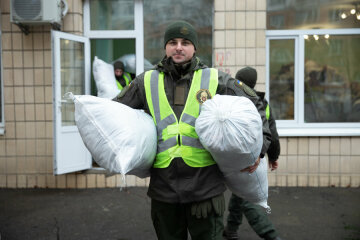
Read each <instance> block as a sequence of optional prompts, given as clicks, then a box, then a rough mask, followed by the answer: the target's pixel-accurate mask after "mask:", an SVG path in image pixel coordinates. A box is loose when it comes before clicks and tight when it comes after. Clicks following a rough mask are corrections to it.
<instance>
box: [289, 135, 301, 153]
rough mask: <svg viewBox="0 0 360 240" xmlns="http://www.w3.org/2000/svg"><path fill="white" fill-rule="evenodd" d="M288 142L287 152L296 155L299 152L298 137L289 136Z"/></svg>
mask: <svg viewBox="0 0 360 240" xmlns="http://www.w3.org/2000/svg"><path fill="white" fill-rule="evenodd" d="M287 143H288V144H287V150H288V151H287V154H289V155H296V154H297V153H298V139H297V138H288V140H287Z"/></svg>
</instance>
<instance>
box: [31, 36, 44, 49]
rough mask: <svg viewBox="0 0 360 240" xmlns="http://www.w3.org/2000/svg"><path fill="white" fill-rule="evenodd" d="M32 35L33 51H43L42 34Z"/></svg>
mask: <svg viewBox="0 0 360 240" xmlns="http://www.w3.org/2000/svg"><path fill="white" fill-rule="evenodd" d="M33 34H34V49H36V50H43V49H44V36H43V35H44V34H43V33H42V32H41V33H33Z"/></svg>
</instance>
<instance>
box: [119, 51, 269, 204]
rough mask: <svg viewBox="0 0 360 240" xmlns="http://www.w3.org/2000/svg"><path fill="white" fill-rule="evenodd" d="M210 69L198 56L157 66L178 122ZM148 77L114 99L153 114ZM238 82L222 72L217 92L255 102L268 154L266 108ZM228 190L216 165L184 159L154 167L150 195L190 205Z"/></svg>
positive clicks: (138, 77)
mask: <svg viewBox="0 0 360 240" xmlns="http://www.w3.org/2000/svg"><path fill="white" fill-rule="evenodd" d="M206 67H207V66H206V65H205V64H203V63H201V62H200V60H199V58H197V57H193V58H192V59H191V61H190V62H188V63H186V64H183V65H177V64H174V62H173V61H172V59H171V58H166V57H165V58H164V59H163V60H162V61H161V62H160V63H159V64H158V65H157V66H156V67H155V69H156V70H158V71H160V72H163V73H164V75H165V76H164V87H165V93H166V97H167V99H168V101H169V104H170V106H171V107H172V108H173V110H174V113H175V115H176V116H177V118H178V119H179V118H180V115H181V113H182V111H183V109H184V106H185V102H186V99H187V95H188V92H189V89H190V86H191V81H192V77H193V73H194V71H196V70H198V69H203V68H206ZM144 74H145V73H142V74H141V75H139V76H137V77H136V78H135V79H134V80H133V81H132V83H131V84H130V86H128V87H126V88H124V90H123V91H122V92H121V93H120V94H119V95H118V96H117V97H116V98H115V99H114V100H115V101H118V102H120V103H123V104H125V105H127V106H130V107H132V108H135V109H144V110H145V111H146V112H148V113H149V108H148V105H147V101H146V95H145V88H144ZM235 83H236V80H235V79H233V78H231V76H230V75H228V74H226V73H224V72H221V71H219V73H218V88H217V91H216V93H217V94H223V95H238V96H246V97H248V98H250V99H251V100H252V101H253V102H254V104H255V105H256V106H257V108H258V109H259V113H260V115H261V116H262V118H263V125H264V126H263V132H264V141H263V142H264V144H263V149H262V154H265V153H266V150H267V148H268V146H269V144H270V138H271V134H270V130H269V128H268V123H267V121H266V118H265V108H264V106H263V104H262V102H261V101H260V99H259V98H258V96H257V95H256V93H255V92H254V91H253V93H251V92H250V91H248V93H246V92H245V91H244V89H243V88H242V86H240V85H236V84H235ZM225 189H226V188H225V185H224V179H223V176H222V173H221V172H220V170H219V168H218V166H217V165H216V164H214V165H211V166H207V167H201V168H194V167H190V166H188V165H186V164H185V162H184V161H183V160H182V158H175V159H173V160H172V161H171V163H170V165H169V166H168V167H167V168H151V177H150V184H149V189H148V196H149V197H150V198H153V199H155V200H158V201H162V202H168V203H190V202H197V201H202V200H205V199H208V198H211V197H214V196H216V195H219V194H221V193H223V192H224V191H225Z"/></svg>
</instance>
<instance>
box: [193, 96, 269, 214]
mask: <svg viewBox="0 0 360 240" xmlns="http://www.w3.org/2000/svg"><path fill="white" fill-rule="evenodd" d="M195 130H196V132H197V134H198V136H199V140H200V142H201V143H202V144H203V146H204V147H205V148H206V149H207V150H208V151H209V152H210V153H211V155H212V156H213V158H214V160H215V161H216V163H217V164H218V166H219V168H220V170H221V171H222V173H223V174H224V177H225V183H226V185H227V186H228V187H229V189H230V190H231V191H232V192H233V193H234V194H235V195H237V196H239V197H242V198H244V199H246V200H249V201H251V202H254V203H256V204H259V205H261V206H263V207H265V208H267V207H268V206H267V197H268V182H267V163H266V159H262V160H261V161H260V165H259V166H258V168H257V169H256V171H255V172H253V173H252V174H249V173H248V172H240V170H242V169H244V168H246V167H249V166H251V165H253V164H254V163H255V161H256V160H257V158H258V157H259V155H260V152H261V148H262V143H263V133H262V120H261V117H260V114H259V113H258V111H257V109H256V107H255V105H254V104H253V103H252V102H251V101H250V100H249V99H248V98H246V97H238V96H228V95H215V96H214V97H213V98H212V99H210V100H207V101H206V102H205V103H203V104H202V106H201V112H200V115H199V117H198V118H197V120H196V122H195Z"/></svg>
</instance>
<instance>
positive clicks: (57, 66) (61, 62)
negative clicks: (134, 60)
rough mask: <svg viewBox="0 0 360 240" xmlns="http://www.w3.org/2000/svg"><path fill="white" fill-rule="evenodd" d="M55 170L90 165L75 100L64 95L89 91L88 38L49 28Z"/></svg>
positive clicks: (64, 170)
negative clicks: (75, 115)
mask: <svg viewBox="0 0 360 240" xmlns="http://www.w3.org/2000/svg"><path fill="white" fill-rule="evenodd" d="M51 37H52V54H53V56H52V59H53V62H52V63H53V107H54V109H53V118H54V123H53V126H54V174H55V175H57V174H64V173H69V172H75V171H80V170H85V169H89V168H91V164H92V159H91V154H90V153H89V151H88V150H87V149H86V147H85V145H84V143H83V141H82V139H81V136H80V134H79V131H78V129H77V127H76V124H75V120H74V104H73V102H72V101H71V100H68V99H66V98H65V97H64V94H65V93H67V92H72V93H73V94H74V95H84V94H89V93H90V80H89V77H90V76H89V74H90V68H89V67H90V57H89V56H88V55H89V53H90V49H89V39H88V38H85V37H81V36H77V35H73V34H68V33H63V32H59V31H52V32H51Z"/></svg>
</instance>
